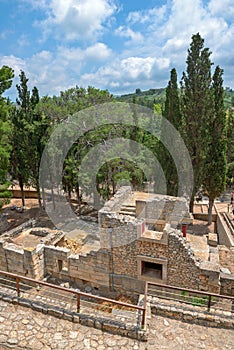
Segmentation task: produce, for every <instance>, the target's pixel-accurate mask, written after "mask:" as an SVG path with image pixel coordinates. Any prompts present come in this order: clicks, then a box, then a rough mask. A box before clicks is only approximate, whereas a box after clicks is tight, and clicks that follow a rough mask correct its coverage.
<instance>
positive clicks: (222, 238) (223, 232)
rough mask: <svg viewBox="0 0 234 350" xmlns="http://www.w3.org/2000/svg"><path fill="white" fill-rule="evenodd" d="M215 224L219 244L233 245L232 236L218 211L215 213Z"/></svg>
mask: <svg viewBox="0 0 234 350" xmlns="http://www.w3.org/2000/svg"><path fill="white" fill-rule="evenodd" d="M216 225H217V232H218V237H219V244H220V245H225V246H226V247H234V239H233V236H232V235H231V233H230V232H229V229H228V227H227V224H226V223H225V221H224V219H223V218H222V216H221V214H220V213H218V215H217V222H216Z"/></svg>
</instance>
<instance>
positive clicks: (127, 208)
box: [119, 203, 136, 218]
mask: <svg viewBox="0 0 234 350" xmlns="http://www.w3.org/2000/svg"><path fill="white" fill-rule="evenodd" d="M119 214H122V215H129V216H132V217H134V218H135V217H136V205H135V204H129V203H125V204H123V205H122V207H121V209H120V211H119Z"/></svg>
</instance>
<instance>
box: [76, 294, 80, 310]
mask: <svg viewBox="0 0 234 350" xmlns="http://www.w3.org/2000/svg"><path fill="white" fill-rule="evenodd" d="M77 312H78V313H80V294H77Z"/></svg>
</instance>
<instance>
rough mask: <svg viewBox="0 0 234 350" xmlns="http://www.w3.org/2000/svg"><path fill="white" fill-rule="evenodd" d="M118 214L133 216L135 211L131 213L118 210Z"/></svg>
mask: <svg viewBox="0 0 234 350" xmlns="http://www.w3.org/2000/svg"><path fill="white" fill-rule="evenodd" d="M119 214H122V215H129V216H133V217H136V213H132V212H130V211H122V210H121V211H120V212H119Z"/></svg>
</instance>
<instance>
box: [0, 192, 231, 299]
mask: <svg viewBox="0 0 234 350" xmlns="http://www.w3.org/2000/svg"><path fill="white" fill-rule="evenodd" d="M217 220H219V222H218V223H217V227H218V230H219V234H218V236H217V235H216V234H213V235H200V236H196V235H195V234H194V233H193V232H192V224H193V217H192V216H191V215H190V213H189V210H188V204H187V202H186V200H185V199H184V198H176V197H170V196H163V195H156V194H152V193H150V194H148V193H142V192H132V191H131V188H130V187H122V188H121V189H120V190H119V191H118V192H117V194H116V195H115V196H114V197H113V198H112V199H111V200H110V201H108V202H107V203H106V205H105V206H104V207H103V208H102V209H101V210H99V215H98V224H97V228H96V231H95V230H94V232H93V233H90V232H86V231H85V230H81V229H80V228H79V227H77V229H76V230H73V231H71V232H69V233H68V234H65V233H64V232H62V231H60V230H49V229H45V228H40V227H37V224H36V222H33V221H31V222H28V223H26V224H25V225H23V226H20V227H18V228H16V229H13V230H11V231H8V232H6V233H4V234H3V235H2V236H1V237H0V266H1V269H2V270H6V271H9V272H13V273H17V274H21V275H24V276H28V277H32V278H35V279H43V278H44V277H46V276H51V277H54V278H57V279H59V280H64V281H69V282H71V283H74V284H77V285H80V284H83V285H84V284H88V285H89V286H91V287H92V288H95V289H98V290H103V291H107V292H108V291H120V292H122V293H124V292H126V293H141V292H142V291H143V290H144V286H145V281H146V280H148V281H151V282H157V283H163V284H170V285H175V286H180V287H182V288H183V287H184V288H186V287H187V288H192V289H198V290H203V291H211V292H215V293H223V294H229V295H233V292H234V274H233V273H231V272H230V271H229V270H228V269H222V267H221V266H220V263H219V244H226V245H228V244H229V246H230V244H231V243H230V240H229V241H228V237H226V236H225V229H224V227H223V225H224V224H223V223H222V220H221V219H220V218H217ZM185 225H186V230H185ZM185 231H187V232H185ZM227 241H228V242H229V243H227ZM220 242H221V243H220ZM232 252H233V251H232ZM233 258H234V254H232V255H231V259H233ZM233 261H234V259H233Z"/></svg>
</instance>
